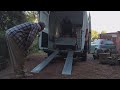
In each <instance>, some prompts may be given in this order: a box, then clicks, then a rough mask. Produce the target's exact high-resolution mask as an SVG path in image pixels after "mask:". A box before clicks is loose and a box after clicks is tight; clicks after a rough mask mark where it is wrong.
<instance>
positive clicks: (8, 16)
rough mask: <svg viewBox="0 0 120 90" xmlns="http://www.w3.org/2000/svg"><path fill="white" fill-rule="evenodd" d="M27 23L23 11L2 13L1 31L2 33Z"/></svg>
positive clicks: (0, 15)
mask: <svg viewBox="0 0 120 90" xmlns="http://www.w3.org/2000/svg"><path fill="white" fill-rule="evenodd" d="M26 21H27V19H26V16H25V14H24V13H23V12H22V11H0V30H2V31H5V30H7V29H9V28H11V27H13V26H15V25H18V24H21V23H23V22H26Z"/></svg>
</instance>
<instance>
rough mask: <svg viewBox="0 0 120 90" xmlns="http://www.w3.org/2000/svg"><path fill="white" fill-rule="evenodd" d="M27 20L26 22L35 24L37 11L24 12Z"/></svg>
mask: <svg viewBox="0 0 120 90" xmlns="http://www.w3.org/2000/svg"><path fill="white" fill-rule="evenodd" d="M24 13H25V15H26V18H27V21H30V22H37V21H38V12H37V11H25V12H24Z"/></svg>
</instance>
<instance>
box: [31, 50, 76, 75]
mask: <svg viewBox="0 0 120 90" xmlns="http://www.w3.org/2000/svg"><path fill="white" fill-rule="evenodd" d="M58 53H59V51H54V52H53V53H52V54H51V55H50V56H48V57H47V58H46V59H45V60H44V61H43V62H41V63H40V64H38V65H37V66H36V67H35V68H34V69H33V70H32V71H31V72H32V73H39V72H40V71H42V70H43V69H44V68H45V67H46V66H47V65H48V64H49V63H50V62H51V61H52V60H53V59H54V58H55V57H56V55H57V54H58ZM73 54H74V52H73V51H68V54H67V58H66V61H65V64H64V67H63V70H62V74H63V75H71V72H72V63H73Z"/></svg>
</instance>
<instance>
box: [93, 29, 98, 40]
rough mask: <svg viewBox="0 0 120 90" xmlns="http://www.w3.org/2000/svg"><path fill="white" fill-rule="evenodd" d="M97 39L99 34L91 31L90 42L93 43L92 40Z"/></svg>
mask: <svg viewBox="0 0 120 90" xmlns="http://www.w3.org/2000/svg"><path fill="white" fill-rule="evenodd" d="M98 37H99V33H98V32H97V31H96V30H92V33H91V40H92V41H94V39H97V38H98Z"/></svg>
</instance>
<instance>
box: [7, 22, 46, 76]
mask: <svg viewBox="0 0 120 90" xmlns="http://www.w3.org/2000/svg"><path fill="white" fill-rule="evenodd" d="M44 28H45V24H44V23H43V22H39V23H31V22H26V23H23V24H20V25H17V26H14V27H12V28H10V29H8V30H7V31H6V41H7V45H8V50H9V55H10V60H11V64H12V66H13V69H14V72H15V74H16V76H20V77H23V76H25V75H26V73H25V71H24V61H25V57H26V56H27V54H28V50H29V48H30V46H31V44H32V42H33V41H34V39H35V37H36V35H37V34H38V32H40V31H42V30H44Z"/></svg>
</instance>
